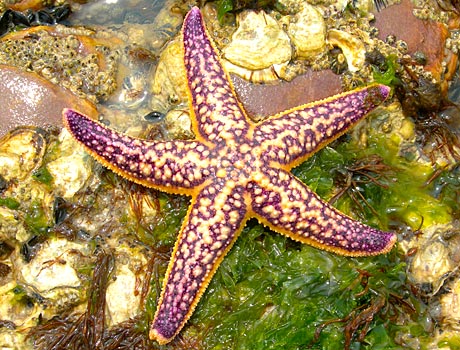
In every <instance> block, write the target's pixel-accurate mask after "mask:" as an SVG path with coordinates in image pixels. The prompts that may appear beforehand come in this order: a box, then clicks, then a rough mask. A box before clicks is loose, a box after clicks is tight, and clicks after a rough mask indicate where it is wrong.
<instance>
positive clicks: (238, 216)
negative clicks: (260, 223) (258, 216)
mask: <svg viewBox="0 0 460 350" xmlns="http://www.w3.org/2000/svg"><path fill="white" fill-rule="evenodd" d="M247 208H248V197H247V195H246V194H245V193H244V189H243V188H242V187H239V186H238V187H236V188H232V187H231V184H230V183H225V184H223V185H222V186H220V185H216V184H210V185H209V186H207V184H206V185H205V186H204V188H203V189H202V190H201V191H200V194H199V195H198V196H197V197H196V198H195V197H194V198H193V199H192V203H191V205H190V207H189V210H188V212H187V216H186V218H185V219H184V222H183V223H182V227H181V230H180V233H179V236H178V239H177V241H176V244H175V246H174V249H173V253H172V255H171V260H170V262H169V265H168V268H167V271H166V275H165V277H164V280H163V288H162V291H161V295H160V298H159V300H158V305H157V310H156V313H155V316H154V320H153V321H152V324H151V328H150V332H149V337H150V339H155V340H157V342H158V343H159V344H166V343H169V342H170V341H171V340H172V339H173V338H174V337H175V336H176V335H177V334H178V333H179V332H180V330H181V329H182V328H183V326H184V325H185V323H186V322H187V321H188V319H189V318H190V316H191V315H192V314H193V311H194V310H195V308H196V306H197V304H198V302H199V300H200V298H201V297H202V295H203V293H204V292H205V290H206V288H207V286H208V285H209V283H210V281H211V279H212V277H213V276H214V274H215V272H216V270H217V268H218V267H219V265H220V263H221V262H222V260H223V259H224V257H225V255H226V254H227V253H228V251H229V250H230V249H231V247H232V246H233V244H234V243H235V241H236V240H237V238H238V236H239V235H240V233H241V231H242V229H243V227H244V225H245V223H246V221H247V219H248V212H247Z"/></svg>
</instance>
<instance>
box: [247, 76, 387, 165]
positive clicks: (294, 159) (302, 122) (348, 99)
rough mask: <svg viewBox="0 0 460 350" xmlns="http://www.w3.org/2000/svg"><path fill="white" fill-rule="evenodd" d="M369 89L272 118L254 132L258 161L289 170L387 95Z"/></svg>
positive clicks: (373, 87)
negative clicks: (264, 161) (258, 147)
mask: <svg viewBox="0 0 460 350" xmlns="http://www.w3.org/2000/svg"><path fill="white" fill-rule="evenodd" d="M389 92H390V88H389V87H387V86H385V85H378V84H374V85H370V86H367V87H364V88H361V89H357V90H353V91H350V92H346V93H343V94H340V95H336V96H332V97H329V98H327V99H325V100H322V101H317V102H314V103H310V104H306V105H303V106H299V107H296V108H293V109H290V110H287V111H285V112H282V113H280V114H278V115H275V116H273V117H271V118H269V119H267V120H266V121H264V122H262V123H261V124H259V125H257V126H256V128H255V129H254V139H255V140H256V141H257V142H258V143H260V145H261V146H260V150H261V157H264V158H266V159H267V160H268V161H269V162H276V163H278V164H279V165H280V166H281V167H282V168H283V169H285V170H289V169H291V168H292V167H294V166H296V165H298V164H300V163H301V162H303V161H304V160H305V159H307V158H308V157H309V156H311V155H312V154H313V153H315V152H316V151H317V150H319V149H320V148H322V147H324V146H325V145H326V144H328V143H330V142H331V141H333V140H335V139H336V138H338V137H339V136H341V135H342V134H344V133H345V132H346V131H347V130H349V129H350V128H351V127H352V126H354V125H356V124H357V123H358V122H359V121H360V120H362V119H363V118H364V117H365V116H366V114H368V113H369V112H370V111H372V110H373V109H375V108H376V107H377V106H378V105H379V104H381V103H382V102H383V101H384V100H385V99H386V98H387V97H388V95H389Z"/></svg>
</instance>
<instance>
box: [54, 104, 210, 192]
mask: <svg viewBox="0 0 460 350" xmlns="http://www.w3.org/2000/svg"><path fill="white" fill-rule="evenodd" d="M63 117H64V124H65V125H66V127H67V129H68V130H69V131H70V133H71V134H72V136H73V137H74V138H75V139H76V140H77V141H78V142H79V143H80V144H82V145H83V146H84V147H85V148H86V150H87V151H88V152H89V153H90V154H91V155H92V156H93V157H94V158H96V159H97V160H98V161H99V162H101V163H102V164H103V165H105V166H106V167H108V168H109V169H111V170H113V171H114V172H116V173H118V174H120V175H121V176H123V177H125V178H127V179H128V180H131V181H134V182H136V183H139V184H142V185H144V186H147V187H155V188H157V189H161V190H163V191H165V192H170V193H182V194H192V193H193V188H194V187H196V186H198V185H199V184H201V183H203V182H204V180H205V178H206V177H207V176H209V174H210V173H211V168H210V166H209V162H208V160H207V157H208V155H209V150H208V148H207V146H205V145H203V144H201V143H200V142H198V141H177V140H176V141H148V140H142V139H137V138H133V137H130V136H127V135H124V134H122V133H119V132H116V131H114V130H111V129H109V128H107V127H105V126H104V125H102V124H101V123H98V122H96V121H94V120H92V119H90V118H88V117H87V116H84V115H82V114H80V113H78V112H75V111H73V110H71V109H65V110H64V111H63Z"/></svg>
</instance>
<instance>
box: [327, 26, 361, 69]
mask: <svg viewBox="0 0 460 350" xmlns="http://www.w3.org/2000/svg"><path fill="white" fill-rule="evenodd" d="M327 42H328V44H329V45H332V46H337V47H339V48H340V49H341V50H342V52H343V54H344V56H345V58H346V60H347V64H348V70H349V71H350V72H356V71H358V70H360V69H362V68H363V67H364V63H365V61H366V48H365V47H364V43H363V42H362V41H361V40H359V39H358V38H356V37H355V36H353V35H351V34H349V33H347V32H344V31H341V30H337V29H331V30H329V31H328V33H327Z"/></svg>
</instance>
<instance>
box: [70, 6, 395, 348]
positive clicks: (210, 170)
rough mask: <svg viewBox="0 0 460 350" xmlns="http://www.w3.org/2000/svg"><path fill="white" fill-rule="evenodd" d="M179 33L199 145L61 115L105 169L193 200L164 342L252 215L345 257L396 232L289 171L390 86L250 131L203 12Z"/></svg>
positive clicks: (170, 277)
mask: <svg viewBox="0 0 460 350" xmlns="http://www.w3.org/2000/svg"><path fill="white" fill-rule="evenodd" d="M182 34H183V41H184V63H185V72H186V74H187V81H188V86H189V99H190V108H191V119H192V125H193V130H194V132H195V135H196V140H193V141H165V142H161V141H146V140H140V139H135V138H132V137H129V136H126V135H123V134H120V133H117V132H115V131H112V130H110V129H108V128H106V127H105V126H103V125H102V124H99V123H97V122H95V121H93V120H91V119H89V118H87V117H85V116H83V115H80V114H79V113H77V112H75V111H72V110H65V111H64V123H65V125H66V127H67V128H68V129H69V131H70V132H71V133H72V135H73V136H74V137H75V138H76V139H77V140H78V141H79V142H80V143H82V144H83V145H84V146H85V147H86V149H87V150H88V152H89V153H90V154H92V155H93V156H94V157H95V158H96V159H98V160H99V161H100V162H101V163H102V164H104V165H106V166H107V167H109V168H110V169H112V170H113V171H115V172H116V173H118V174H120V175H122V176H124V177H126V178H128V179H130V180H132V181H134V182H137V183H140V184H142V185H145V186H148V187H153V188H157V189H160V190H163V191H166V192H171V193H180V194H186V195H190V196H192V203H191V205H190V208H189V210H188V213H187V216H186V217H185V220H184V222H183V224H182V228H181V230H180V233H179V237H178V239H177V242H176V244H175V246H174V251H173V253H172V257H171V260H170V263H169V266H168V269H167V272H166V276H165V279H164V284H163V289H162V292H161V295H160V299H159V302H158V308H157V311H156V314H155V318H154V320H153V323H152V327H151V330H150V337H151V338H152V339H156V340H157V341H158V342H159V343H160V344H165V343H168V342H169V341H171V340H172V339H173V338H174V337H175V336H176V335H177V333H178V332H179V331H180V330H181V329H182V327H183V326H184V324H185V323H186V322H187V320H188V319H189V318H190V316H191V314H192V313H193V310H194V309H195V307H196V305H197V303H198V301H199V299H200V297H201V295H202V294H203V292H204V291H205V289H206V287H207V285H208V284H209V281H210V280H211V278H212V276H213V275H214V273H215V271H216V269H217V267H218V266H219V264H220V262H221V261H222V259H223V258H224V256H225V254H226V253H227V252H228V251H229V249H230V248H231V247H232V245H233V243H234V242H235V240H236V239H237V237H238V235H239V234H240V232H241V230H242V228H243V226H244V224H245V222H246V220H248V218H250V217H256V218H257V219H258V220H259V221H260V222H262V223H263V224H265V225H267V226H268V227H269V228H270V229H272V230H273V231H276V232H279V233H282V234H285V235H287V236H289V237H291V238H292V239H294V240H297V241H301V242H304V243H308V244H311V245H313V246H315V247H318V248H320V249H324V250H328V251H332V252H335V253H338V254H343V255H348V256H367V255H375V254H381V253H385V252H388V251H389V250H390V249H391V248H392V246H393V244H394V243H395V241H396V237H395V235H394V234H392V233H389V232H382V231H379V230H376V229H373V228H370V227H368V226H366V225H363V224H361V223H359V222H357V221H354V220H352V219H351V218H349V217H348V216H346V215H344V214H341V213H340V212H338V211H337V210H336V209H334V208H333V207H331V206H330V205H329V204H327V203H325V202H324V201H322V200H321V199H320V198H319V197H318V196H317V195H316V194H315V193H313V192H312V191H311V190H310V189H309V188H308V187H307V186H305V185H304V184H303V183H302V182H300V181H299V180H298V179H296V178H295V177H294V176H293V175H292V174H291V173H290V172H289V170H290V169H291V168H292V167H294V166H296V165H298V164H299V163H300V162H302V161H304V160H305V159H307V158H308V157H309V156H311V155H312V154H313V153H314V152H316V151H317V150H318V149H320V148H321V147H323V146H324V145H326V144H327V143H329V142H331V141H332V140H334V139H335V138H337V137H339V136H340V135H342V134H343V133H344V132H346V131H347V130H348V129H349V128H350V127H352V126H353V125H355V124H356V123H357V122H358V121H360V120H361V119H363V118H364V117H365V115H366V114H367V113H368V112H369V111H371V110H373V109H374V108H375V107H376V106H378V105H379V104H381V103H382V102H383V101H384V100H385V99H386V98H387V97H388V94H389V88H388V87H386V86H383V85H371V86H368V87H365V88H362V89H358V90H354V91H351V92H348V93H344V94H341V95H338V96H334V97H331V98H328V99H326V100H323V101H319V102H315V103H311V104H307V105H303V106H299V107H297V108H293V109H291V110H288V111H285V112H283V113H280V114H278V115H275V116H272V117H270V118H268V119H267V120H266V121H264V122H262V123H259V124H254V123H252V122H251V121H250V120H249V119H248V118H247V116H246V113H245V111H244V109H243V107H242V105H241V104H240V102H239V101H238V99H237V97H236V95H235V92H234V90H233V86H232V83H231V81H230V79H229V76H228V74H227V73H226V72H225V71H224V70H223V68H222V65H221V63H220V59H219V57H218V55H217V53H216V50H215V49H214V46H213V43H212V42H211V41H210V39H209V36H208V34H207V32H206V30H205V27H204V23H203V18H202V16H201V13H200V11H199V10H198V8H193V9H192V10H191V11H190V12H189V13H188V15H187V17H186V18H185V21H184V27H183V30H182Z"/></svg>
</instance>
